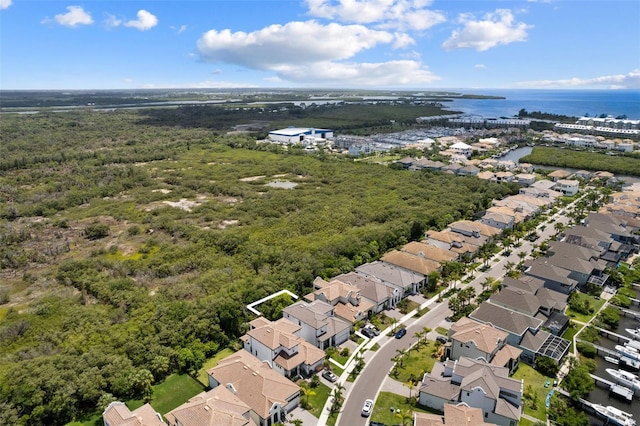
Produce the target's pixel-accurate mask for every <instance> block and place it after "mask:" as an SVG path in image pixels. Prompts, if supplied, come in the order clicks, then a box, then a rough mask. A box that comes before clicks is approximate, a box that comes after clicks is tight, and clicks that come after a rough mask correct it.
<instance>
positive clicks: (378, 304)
mask: <svg viewBox="0 0 640 426" xmlns="http://www.w3.org/2000/svg"><path fill="white" fill-rule="evenodd" d="M333 279H334V280H339V281H342V282H345V283H348V284H351V285H353V286H355V287H357V288H358V289H360V296H361V297H363V298H364V299H366V300H368V301H369V302H371V303H372V308H371V311H372V312H373V313H379V312H382V311H383V310H385V309H393V308H394V307H395V306H396V304H398V303H399V302H400V301H401V300H402V289H401V288H400V287H396V286H389V285H384V284H383V283H382V281H380V280H378V279H377V278H375V277H367V276H364V275H361V274H358V273H355V272H349V273H346V274H341V275H338V276H336V277H334V278H333Z"/></svg>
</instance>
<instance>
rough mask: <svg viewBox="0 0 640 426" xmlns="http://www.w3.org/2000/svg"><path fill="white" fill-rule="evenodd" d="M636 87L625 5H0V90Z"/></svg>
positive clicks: (636, 49)
mask: <svg viewBox="0 0 640 426" xmlns="http://www.w3.org/2000/svg"><path fill="white" fill-rule="evenodd" d="M231 87H261V88H269V87H274V88H276V87H278V88H284V87H288V88H341V89H350V88H369V89H410V90H413V89H443V88H545V89H550V88H563V89H564V88H566V89H621V88H633V89H638V88H640V1H638V0H529V1H525V0H522V1H511V0H501V1H500V0H499V1H489V0H486V1H484V0H470V1H465V0H440V1H438V0H433V1H432V0H198V1H190V0H185V1H172V0H148V1H125V0H112V1H100V0H84V1H78V0H68V1H67V0H65V1H62V0H46V1H45V0H43V1H34V0H0V88H1V89H4V90H10V89H33V90H40V89H137V88H231Z"/></svg>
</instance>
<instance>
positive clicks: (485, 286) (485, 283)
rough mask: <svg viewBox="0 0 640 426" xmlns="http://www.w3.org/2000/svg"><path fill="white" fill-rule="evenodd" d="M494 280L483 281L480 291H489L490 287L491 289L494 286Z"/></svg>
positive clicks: (488, 278) (486, 279)
mask: <svg viewBox="0 0 640 426" xmlns="http://www.w3.org/2000/svg"><path fill="white" fill-rule="evenodd" d="M495 282H496V279H495V278H493V277H486V278H485V279H484V281H483V282H482V291H487V289H490V288H491V287H493V285H494V284H495Z"/></svg>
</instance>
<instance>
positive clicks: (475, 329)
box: [445, 317, 522, 373]
mask: <svg viewBox="0 0 640 426" xmlns="http://www.w3.org/2000/svg"><path fill="white" fill-rule="evenodd" d="M507 337H508V333H506V332H504V331H501V330H498V329H497V328H495V327H493V326H491V325H490V324H483V323H480V322H478V321H474V320H472V319H470V318H467V317H462V318H460V319H459V320H458V321H457V322H456V323H454V324H452V325H451V328H450V330H449V338H450V339H451V343H450V344H448V345H445V357H447V358H449V359H453V360H456V359H460V358H461V357H467V358H471V359H479V358H482V359H484V360H485V361H487V362H489V363H491V364H493V365H497V366H499V367H507V368H508V369H509V372H510V373H513V372H514V371H515V370H516V369H517V368H518V358H519V356H520V353H521V352H522V351H521V350H519V349H517V348H515V347H513V346H511V345H507ZM494 361H495V362H494Z"/></svg>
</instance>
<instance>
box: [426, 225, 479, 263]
mask: <svg viewBox="0 0 640 426" xmlns="http://www.w3.org/2000/svg"><path fill="white" fill-rule="evenodd" d="M483 238H485V242H486V237H483ZM469 240H470V237H467V236H465V235H462V234H460V233H458V232H454V231H452V230H451V229H448V228H447V229H445V230H443V231H434V230H430V231H427V232H426V233H425V239H424V241H426V242H427V243H428V244H433V245H434V246H436V247H440V248H441V249H444V250H449V251H452V252H454V253H458V254H459V255H463V254H468V255H470V256H473V254H474V253H476V252H477V251H478V250H479V248H480V246H481V245H482V244H484V242H480V241H477V242H476V241H473V240H471V241H472V242H470V241H469Z"/></svg>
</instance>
